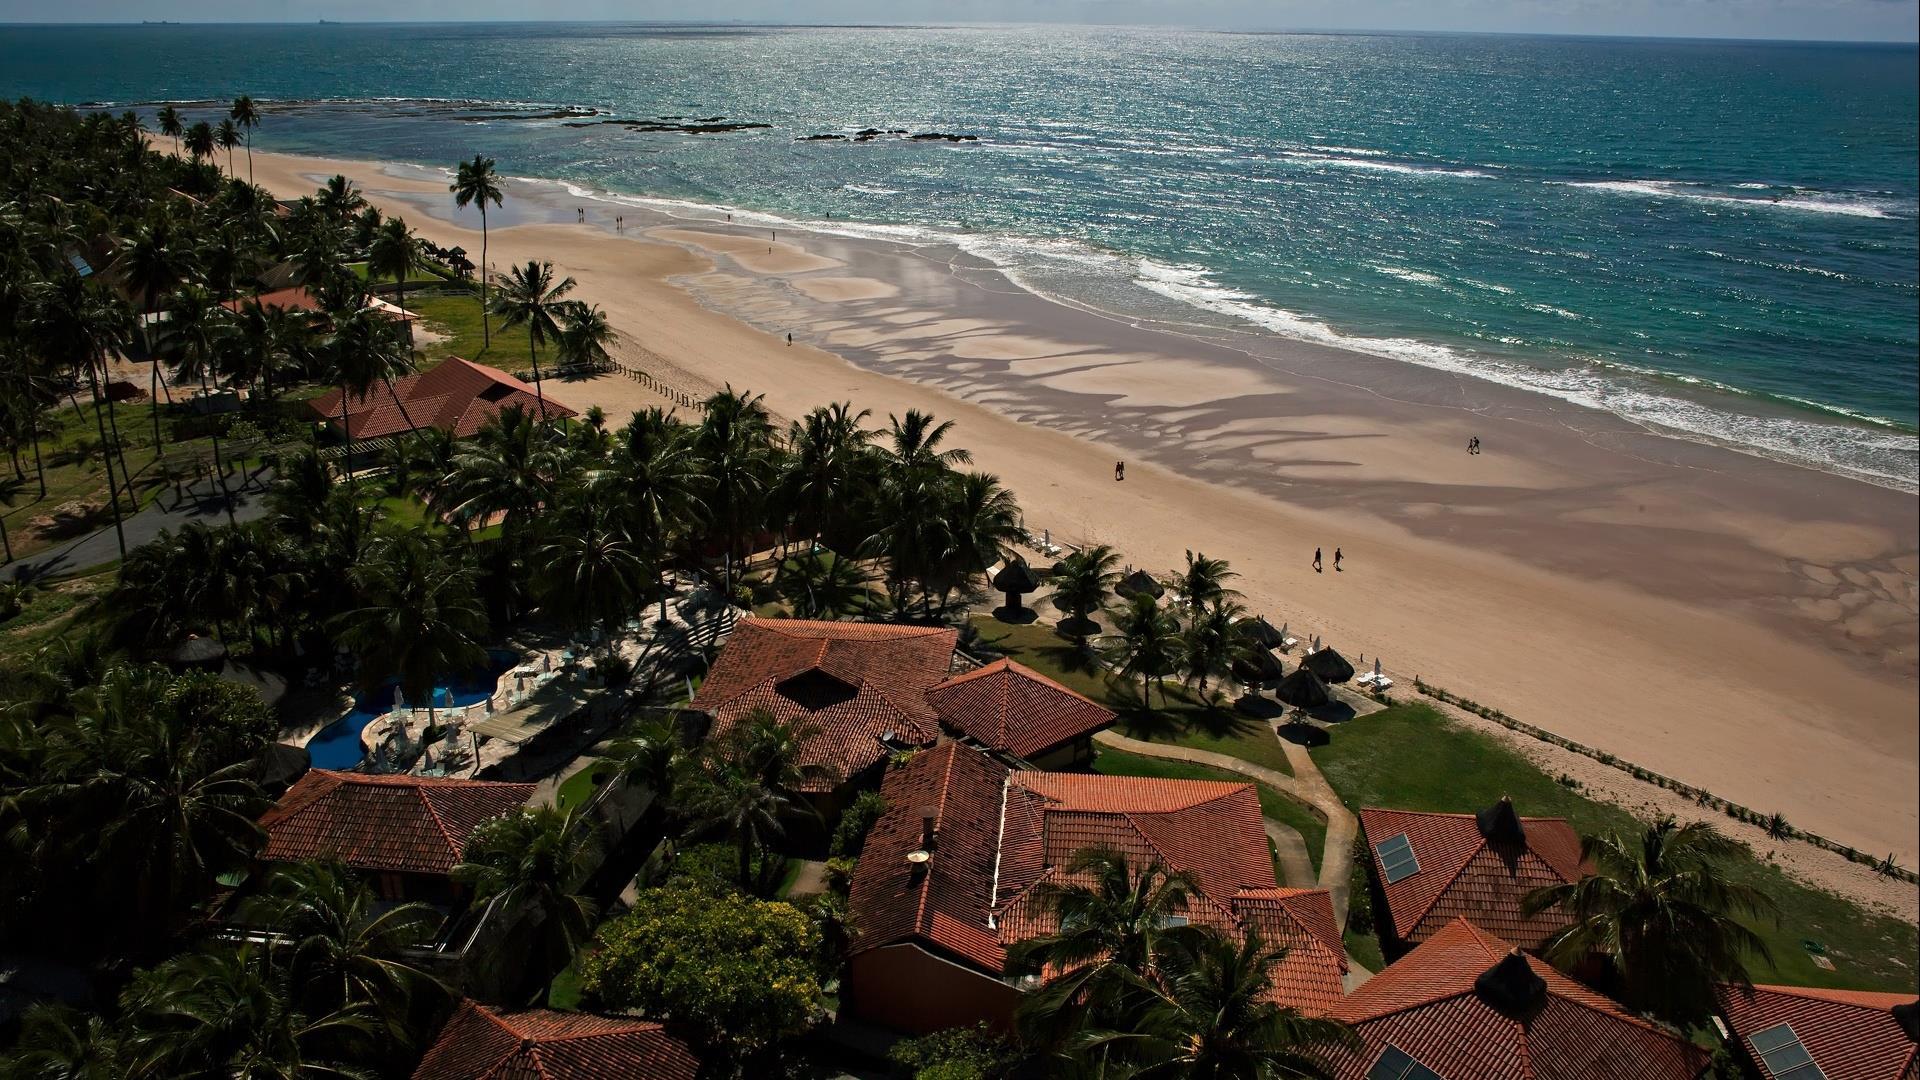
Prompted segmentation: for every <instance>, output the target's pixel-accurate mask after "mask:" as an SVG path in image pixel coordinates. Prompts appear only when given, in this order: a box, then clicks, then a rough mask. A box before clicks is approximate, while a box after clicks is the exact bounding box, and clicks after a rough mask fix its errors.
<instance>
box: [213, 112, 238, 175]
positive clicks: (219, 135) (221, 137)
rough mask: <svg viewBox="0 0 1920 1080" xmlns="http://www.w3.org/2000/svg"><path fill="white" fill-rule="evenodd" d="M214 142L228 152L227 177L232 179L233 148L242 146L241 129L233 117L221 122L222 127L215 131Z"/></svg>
mask: <svg viewBox="0 0 1920 1080" xmlns="http://www.w3.org/2000/svg"><path fill="white" fill-rule="evenodd" d="M213 141H214V143H215V144H216V145H217V146H219V147H220V149H222V150H225V151H226V152H227V176H228V177H232V176H233V148H234V147H236V146H239V145H240V129H239V127H237V126H236V125H235V124H234V122H233V119H232V118H231V117H229V118H227V119H224V120H222V121H220V126H218V127H216V128H214V129H213Z"/></svg>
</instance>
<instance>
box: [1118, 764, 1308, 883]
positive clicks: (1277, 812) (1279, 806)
mask: <svg viewBox="0 0 1920 1080" xmlns="http://www.w3.org/2000/svg"><path fill="white" fill-rule="evenodd" d="M1093 768H1094V771H1095V772H1100V773H1105V774H1106V775H1108V776H1152V777H1160V778H1163V779H1168V780H1224V781H1226V782H1227V783H1230V784H1245V783H1249V782H1250V781H1248V779H1247V778H1246V777H1244V776H1242V775H1240V774H1239V773H1236V772H1228V771H1227V770H1225V769H1213V768H1208V767H1207V766H1205V765H1194V764H1191V763H1189V762H1185V761H1167V760H1165V759H1163V758H1150V757H1141V756H1140V755H1139V754H1128V753H1125V752H1123V751H1119V750H1109V749H1107V748H1106V747H1100V748H1099V754H1098V755H1097V756H1096V757H1095V758H1094V760H1093ZM1254 790H1255V791H1257V792H1259V794H1260V812H1261V813H1263V814H1265V815H1266V816H1268V817H1270V818H1273V819H1274V820H1275V821H1281V822H1285V823H1286V824H1288V825H1291V826H1293V827H1294V828H1296V829H1298V830H1300V835H1301V836H1302V837H1304V838H1305V839H1306V842H1307V854H1308V855H1309V857H1311V858H1312V860H1313V867H1314V869H1315V870H1316V871H1317V870H1319V869H1320V853H1321V851H1322V850H1323V849H1324V848H1325V847H1326V846H1327V823H1326V822H1324V821H1321V820H1320V818H1319V817H1318V816H1317V815H1315V814H1314V812H1313V811H1311V810H1309V809H1307V808H1306V807H1305V806H1302V805H1301V804H1299V803H1297V802H1295V801H1293V800H1292V799H1290V798H1288V797H1287V796H1285V795H1283V794H1281V793H1280V792H1278V791H1275V790H1274V789H1272V788H1270V787H1268V786H1267V785H1265V784H1255V785H1254Z"/></svg>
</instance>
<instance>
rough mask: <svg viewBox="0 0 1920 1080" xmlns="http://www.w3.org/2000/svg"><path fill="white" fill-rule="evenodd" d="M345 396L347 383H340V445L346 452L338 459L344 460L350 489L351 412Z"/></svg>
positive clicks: (351, 466)
mask: <svg viewBox="0 0 1920 1080" xmlns="http://www.w3.org/2000/svg"><path fill="white" fill-rule="evenodd" d="M347 398H348V394H347V384H346V383H341V384H340V434H341V445H342V446H344V447H345V448H346V451H347V452H346V453H345V454H344V455H342V456H341V458H340V460H341V461H343V462H346V465H347V487H348V488H349V489H351V488H352V487H353V413H352V412H351V411H350V407H349V405H348V404H347Z"/></svg>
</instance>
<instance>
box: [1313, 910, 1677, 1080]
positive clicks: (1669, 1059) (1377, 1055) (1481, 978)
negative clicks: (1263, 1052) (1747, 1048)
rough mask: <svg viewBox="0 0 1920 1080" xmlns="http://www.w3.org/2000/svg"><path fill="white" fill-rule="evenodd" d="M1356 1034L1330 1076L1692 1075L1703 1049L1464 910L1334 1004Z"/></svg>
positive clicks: (1637, 1079) (1554, 1078)
mask: <svg viewBox="0 0 1920 1080" xmlns="http://www.w3.org/2000/svg"><path fill="white" fill-rule="evenodd" d="M1333 1015H1334V1016H1335V1017H1336V1018H1338V1019H1340V1020H1342V1021H1345V1022H1346V1023H1347V1024H1349V1025H1351V1026H1352V1028H1353V1031H1354V1034H1355V1035H1357V1036H1358V1037H1359V1044H1358V1046H1357V1047H1355V1048H1354V1049H1352V1050H1344V1051H1339V1052H1336V1053H1335V1054H1334V1055H1333V1058H1332V1063H1333V1075H1334V1076H1335V1077H1337V1078H1338V1080H1382V1078H1390V1080H1441V1078H1445V1080H1468V1078H1471V1080H1601V1078H1607V1077H1618V1078H1620V1080H1628V1078H1632V1080H1695V1078H1697V1077H1700V1076H1701V1075H1703V1074H1704V1073H1705V1072H1706V1071H1707V1070H1708V1069H1709V1067H1710V1065H1711V1057H1710V1055H1709V1054H1708V1053H1707V1051H1706V1050H1704V1049H1702V1048H1701V1047H1698V1046H1695V1045H1693V1044H1692V1043H1690V1042H1688V1041H1687V1040H1686V1039H1684V1038H1681V1037H1680V1036H1678V1035H1674V1034H1671V1033H1669V1032H1667V1031H1666V1030H1664V1029H1662V1028H1659V1027H1655V1026H1654V1025H1653V1024H1650V1023H1648V1022H1647V1021H1645V1020H1642V1019H1640V1018H1639V1017H1637V1016H1634V1015H1633V1014H1632V1013H1630V1012H1628V1011H1627V1010H1626V1009H1625V1008H1624V1007H1622V1006H1620V1005H1619V1004H1617V1003H1616V1002H1614V1001H1613V1000H1612V999H1610V998H1607V997H1605V996H1603V995H1601V994H1597V993H1595V992H1593V991H1592V990H1589V989H1587V988H1586V987H1584V986H1582V985H1580V984H1579V983H1577V982H1575V981H1574V980H1572V979H1569V978H1567V977H1566V976H1565V975H1562V974H1560V973H1559V972H1558V971H1555V970H1554V969H1553V968H1551V967H1549V966H1548V965H1547V964H1546V963H1544V962H1542V961H1541V960H1539V959H1537V958H1535V957H1532V956H1528V955H1527V954H1525V953H1523V952H1521V951H1519V950H1518V949H1515V948H1514V947H1513V946H1512V945H1511V944H1509V943H1508V942H1506V941H1504V940H1502V939H1500V938H1497V937H1495V936H1493V935H1492V934H1489V933H1487V932H1486V931H1485V930H1482V929H1480V928H1479V927H1477V926H1474V925H1473V924H1472V923H1470V922H1468V921H1467V920H1465V919H1461V918H1455V919H1453V920H1451V921H1449V922H1447V923H1446V924H1445V925H1443V926H1441V927H1440V928H1438V929H1436V930H1435V931H1434V932H1433V933H1432V934H1430V935H1429V936H1428V937H1427V939H1426V941H1425V943H1423V944H1422V945H1420V946H1419V947H1418V948H1416V949H1414V950H1413V951H1412V952H1410V953H1408V954H1407V955H1406V956H1404V957H1402V958H1400V959H1399V960H1397V961H1395V962H1394V963H1392V964H1391V965H1389V966H1388V967H1387V969H1386V970H1385V971H1382V972H1380V973H1379V974H1378V975H1375V976H1374V977H1373V978H1371V979H1369V980H1367V981H1366V982H1365V983H1364V984H1362V985H1361V986H1360V987H1359V988H1358V989H1357V990H1355V991H1354V992H1353V994H1352V996H1350V997H1348V998H1346V999H1345V1000H1343V1001H1342V1002H1340V1004H1339V1005H1338V1007H1336V1008H1335V1009H1334V1013H1333Z"/></svg>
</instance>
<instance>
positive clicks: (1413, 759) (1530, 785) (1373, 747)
mask: <svg viewBox="0 0 1920 1080" xmlns="http://www.w3.org/2000/svg"><path fill="white" fill-rule="evenodd" d="M1312 753H1313V758H1314V761H1315V762H1316V763H1317V764H1318V765H1319V766H1320V771H1321V772H1322V773H1324V774H1325V775H1326V778H1327V781H1328V782H1329V783H1331V784H1332V785H1333V786H1334V789H1335V790H1337V791H1339V792H1340V795H1341V798H1342V799H1344V800H1345V801H1346V803H1347V804H1348V805H1349V806H1351V807H1353V808H1354V809H1355V810H1358V809H1360V808H1361V807H1363V806H1386V807H1394V808H1397V809H1405V810H1433V811H1444V812H1452V813H1461V812H1467V811H1474V810H1480V809H1484V808H1485V807H1486V806H1488V805H1490V804H1491V803H1493V802H1494V801H1495V800H1497V799H1499V798H1500V796H1502V795H1511V796H1512V797H1513V801H1514V805H1515V806H1516V807H1517V808H1518V809H1519V810H1520V812H1521V813H1522V814H1526V815H1528V816H1534V817H1564V818H1566V819H1567V820H1568V822H1570V823H1571V824H1572V825H1573V827H1574V828H1575V829H1576V830H1578V831H1580V832H1581V833H1582V834H1590V833H1603V832H1609V831H1627V832H1637V831H1638V830H1639V828H1640V827H1641V826H1640V824H1639V823H1638V822H1637V821H1636V820H1635V819H1634V817H1633V816H1632V815H1631V814H1629V813H1627V812H1626V811H1625V810H1622V809H1620V808H1618V807H1615V806H1612V805H1609V804H1605V803H1600V802H1596V801H1594V800H1592V799H1589V798H1587V797H1586V796H1584V795H1581V794H1580V793H1579V792H1577V791H1575V790H1573V789H1571V788H1568V787H1566V786H1563V785H1561V784H1560V783H1558V782H1556V781H1555V780H1554V779H1553V778H1552V777H1550V776H1548V775H1546V774H1545V773H1543V772H1541V771H1540V770H1539V769H1538V768H1536V767H1535V766H1534V765H1533V763H1532V762H1530V761H1528V760H1527V759H1526V758H1525V757H1523V756H1521V755H1520V754H1519V753H1517V752H1515V751H1514V750H1513V749H1511V748H1509V747H1508V746H1507V745H1505V744H1504V743H1502V742H1500V741H1499V740H1497V739H1495V738H1493V737H1491V736H1489V735H1486V734H1483V733H1481V732H1478V731H1473V730H1470V729H1468V728H1465V727H1462V726H1460V725H1458V724H1456V723H1454V722H1452V721H1450V720H1448V719H1446V718H1445V717H1443V716H1442V715H1441V714H1439V713H1438V712H1436V711H1434V710H1433V709H1432V708H1430V707H1429V706H1427V705H1425V704H1421V703H1412V704H1405V705H1397V706H1395V707H1393V708H1390V709H1387V710H1385V711H1382V712H1378V713H1374V714H1373V715H1371V716H1365V717H1361V718H1359V719H1355V720H1351V721H1349V722H1347V723H1345V724H1341V725H1339V726H1338V727H1336V728H1335V729H1334V731H1333V738H1332V741H1331V742H1330V743H1328V745H1326V746H1323V747H1319V748H1316V749H1315V750H1313V752H1312ZM1734 876H1735V878H1736V879H1738V880H1742V881H1746V882H1749V883H1752V884H1755V885H1757V886H1759V887H1761V888H1762V889H1764V890H1765V891H1766V892H1767V894H1768V895H1770V896H1772V897H1773V899H1774V901H1775V902H1776V903H1777V904H1778V905H1779V906H1780V910H1781V919H1780V922H1779V924H1778V925H1777V926H1769V925H1761V926H1758V927H1756V929H1757V930H1758V931H1759V932H1760V934H1761V935H1762V936H1763V937H1764V938H1766V940H1767V942H1768V945H1769V947H1770V948H1771V949H1772V951H1773V954H1774V957H1773V960H1774V962H1773V964H1771V965H1768V964H1766V963H1764V962H1760V963H1757V964H1755V965H1754V969H1753V976H1754V978H1755V979H1756V980H1757V981H1761V982H1782V983H1791V984H1798V985H1807V986H1837V987H1851V988H1857V989H1885V990H1901V989H1906V990H1910V989H1912V988H1913V980H1914V969H1913V968H1912V967H1911V966H1909V965H1910V964H1911V962H1912V960H1913V958H1914V956H1915V953H1916V949H1920V934H1916V930H1915V928H1914V927H1913V926H1911V925H1908V924H1906V923H1903V922H1901V921H1900V920H1898V919H1893V918H1886V917H1881V916H1875V915H1870V914H1868V913H1867V912H1865V911H1863V910H1861V909H1860V908H1858V907H1856V906H1854V905H1852V904H1849V903H1847V902H1846V901H1844V900H1841V899H1840V898H1838V897H1835V896H1832V895H1829V894H1827V893H1824V892H1821V891H1819V890H1817V889H1813V888H1810V887H1808V886H1805V885H1801V884H1799V883H1798V882H1795V881H1793V880H1792V879H1790V878H1788V877H1787V876H1786V875H1785V874H1784V873H1782V872H1781V871H1780V870H1779V869H1778V868H1777V867H1773V866H1769V865H1766V864H1764V863H1762V862H1760V861H1759V860H1757V859H1752V858H1749V859H1744V860H1742V861H1741V862H1740V863H1739V864H1738V865H1737V867H1736V868H1735V870H1734ZM1803 939H1807V940H1813V941H1817V942H1819V943H1821V944H1822V945H1824V946H1825V947H1826V949H1827V955H1828V958H1829V959H1831V960H1832V961H1833V963H1834V967H1835V970H1833V971H1824V970H1822V969H1820V968H1818V967H1816V966H1815V965H1814V963H1813V961H1812V959H1811V958H1810V957H1809V956H1808V954H1807V951H1806V950H1805V949H1804V948H1803V947H1802V945H1801V942H1802V940H1803Z"/></svg>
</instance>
